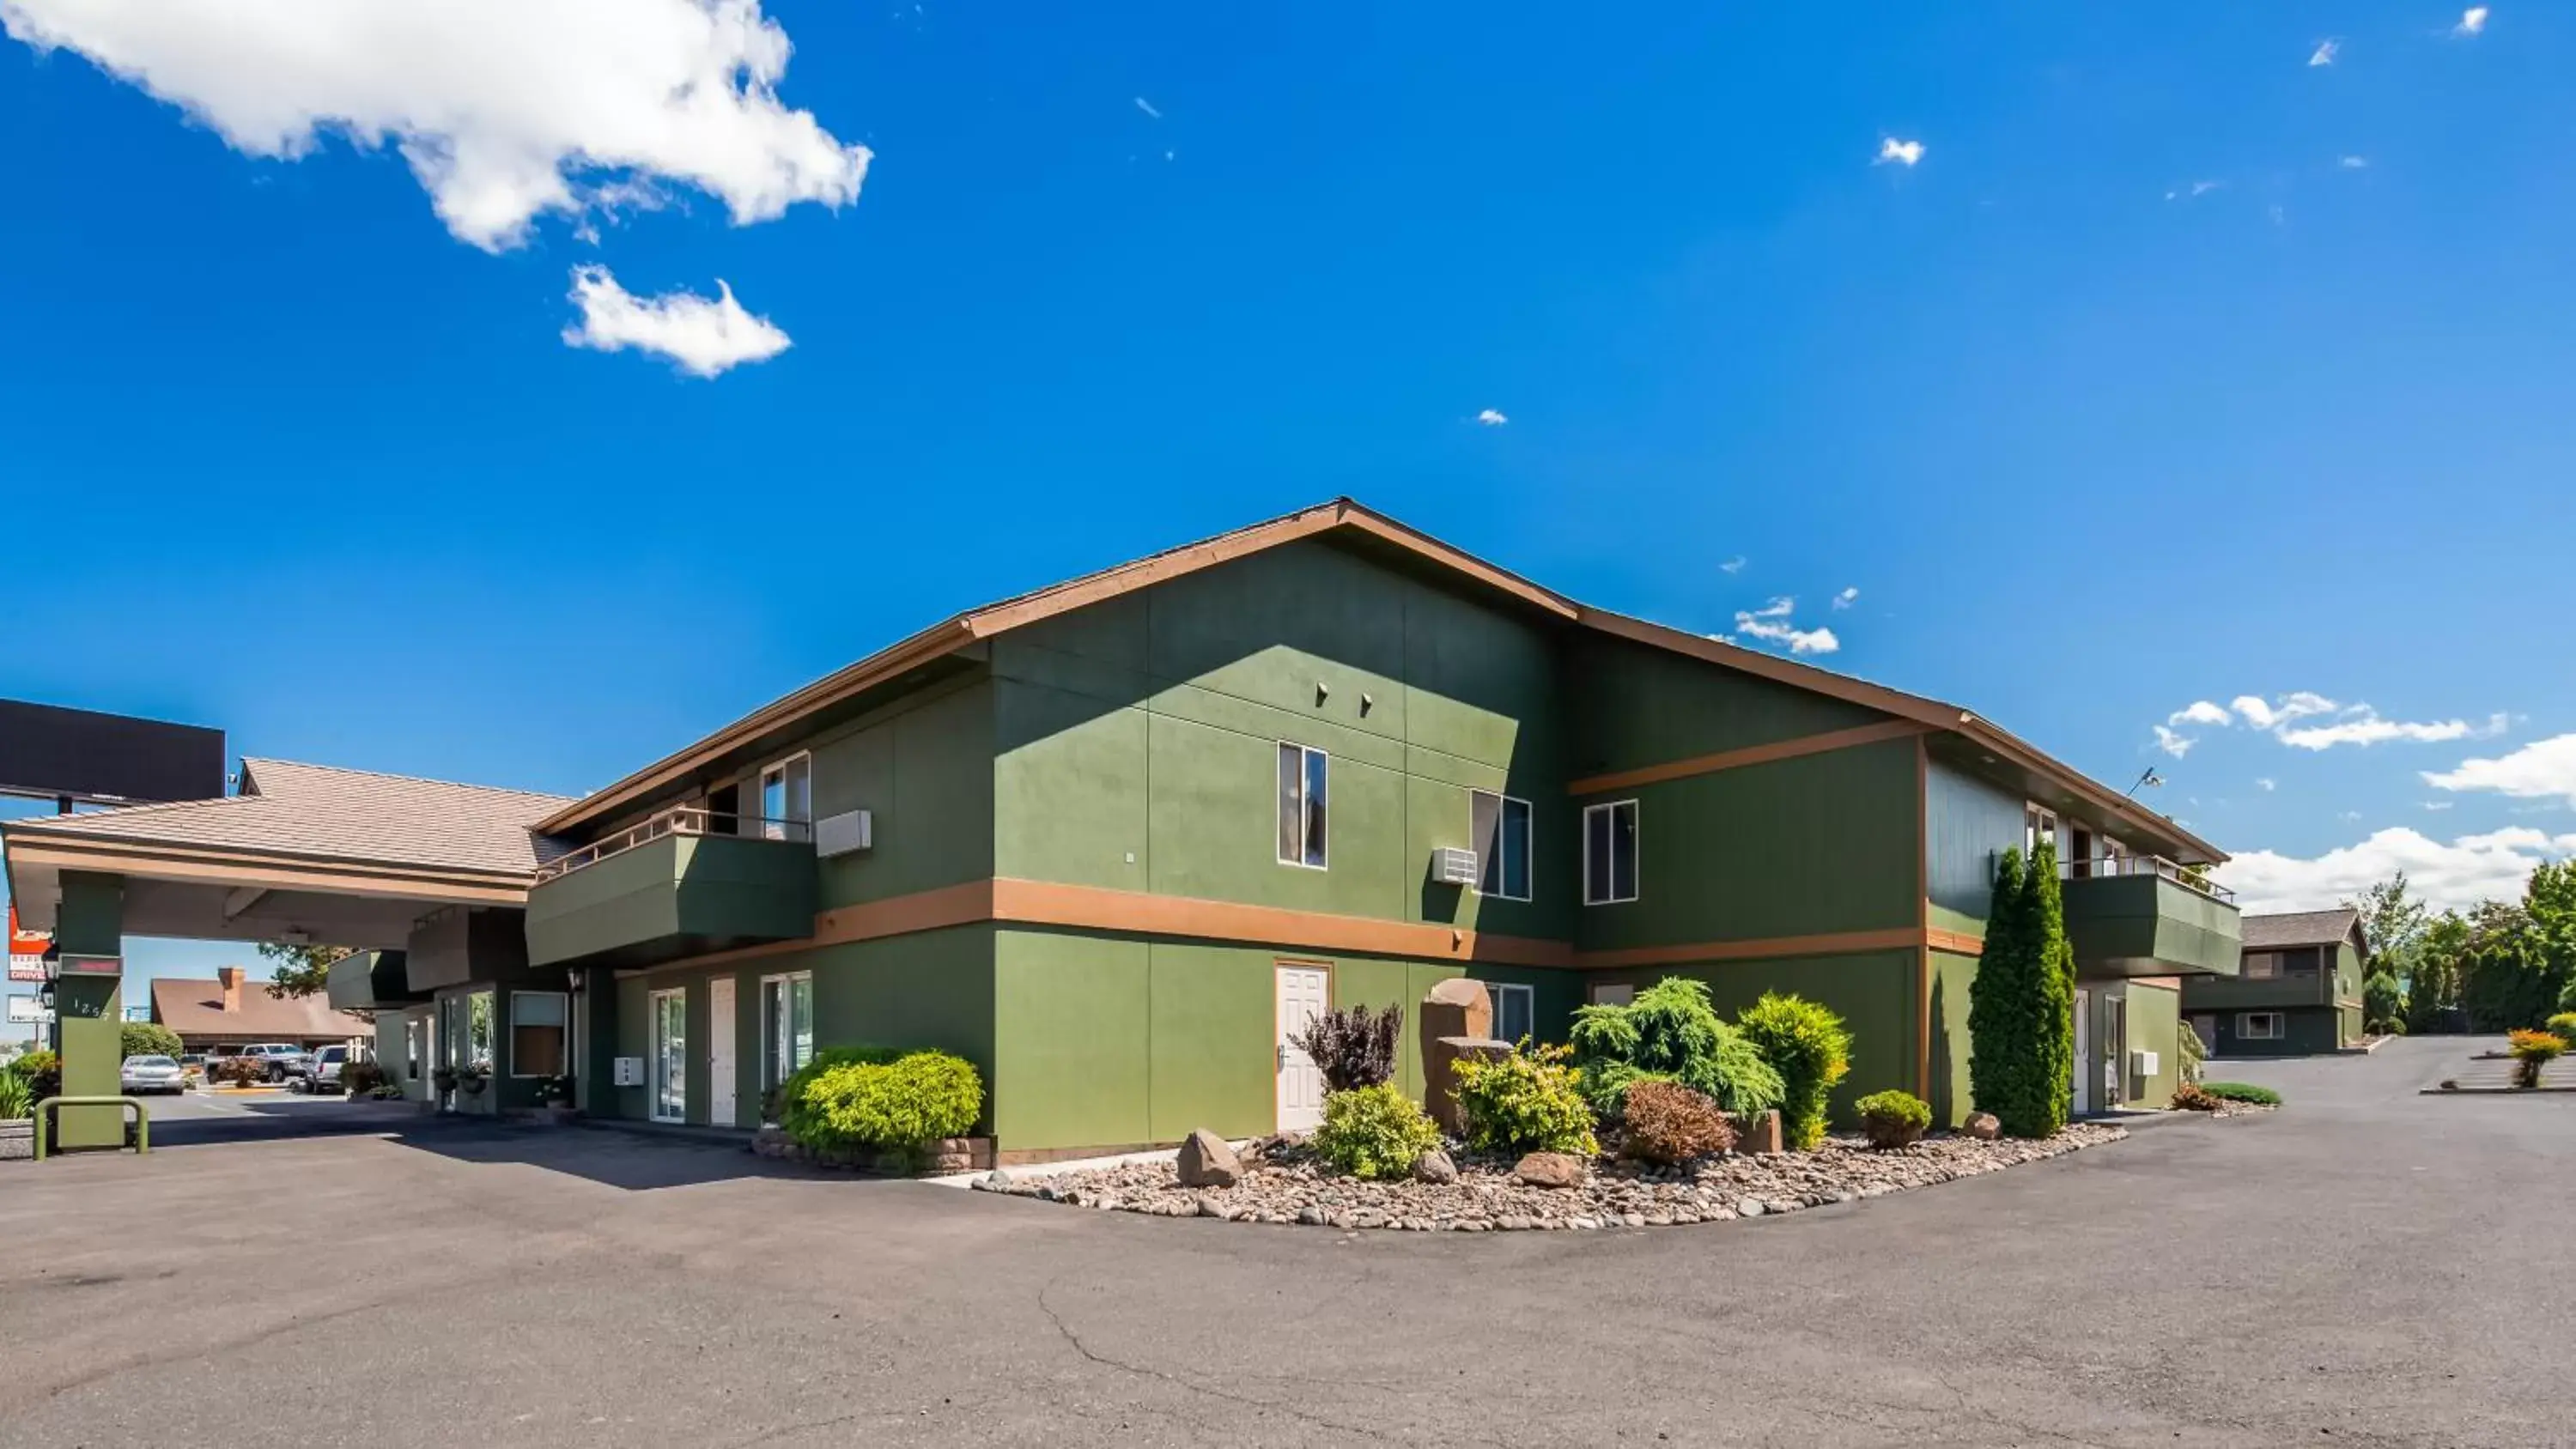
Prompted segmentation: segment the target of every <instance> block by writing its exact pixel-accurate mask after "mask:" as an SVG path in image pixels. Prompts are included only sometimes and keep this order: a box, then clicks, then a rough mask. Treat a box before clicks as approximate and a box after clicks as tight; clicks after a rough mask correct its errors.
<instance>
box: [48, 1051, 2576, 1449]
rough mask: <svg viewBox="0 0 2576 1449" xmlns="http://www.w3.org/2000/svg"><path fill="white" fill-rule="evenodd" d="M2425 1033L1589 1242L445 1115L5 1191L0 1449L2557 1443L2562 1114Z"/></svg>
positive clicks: (2247, 1071) (2567, 1196) (105, 1161)
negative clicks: (1776, 1201)
mask: <svg viewBox="0 0 2576 1449" xmlns="http://www.w3.org/2000/svg"><path fill="white" fill-rule="evenodd" d="M2466 1049H2467V1048H2466V1045H2465V1044H2464V1043H2463V1042H2461V1041H2460V1040H2458V1039H2449V1040H2424V1041H2405V1042H2398V1043H2394V1044H2392V1045H2391V1046H2390V1047H2389V1048H2387V1049H2385V1050H2383V1051H2382V1052H2381V1053H2379V1054H2378V1055H2376V1056H2373V1057H2367V1058H2336V1059H2330V1060H2323V1061H2309V1062H2278V1063H2256V1064H2244V1065H2241V1066H2233V1067H2230V1068H2228V1069H2227V1070H2225V1071H2224V1072H2223V1073H2219V1075H2225V1076H2229V1077H2235V1078H2238V1079H2243V1080H2254V1081H2262V1082H2265V1083H2268V1084H2271V1085H2276V1086H2279V1087H2280V1088H2282V1089H2283V1090H2284V1091H2285V1092H2287V1093H2289V1094H2290V1095H2291V1098H2292V1105H2291V1108H2290V1109H2289V1110H2288V1111H2285V1112H2282V1113H2279V1114H2275V1115H2268V1116H2258V1117H2251V1118H2245V1119H2239V1120H2233V1121H2227V1122H2208V1121H2201V1120H2193V1121H2188V1122H2181V1121H2176V1122H2163V1121H2159V1122H2157V1123H2156V1124H2154V1125H2152V1126H2148V1127H2144V1128H2141V1129H2140V1130H2138V1131H2137V1132H2136V1133H2135V1135H2134V1136H2133V1137H2132V1139H2131V1140H2130V1141H2128V1142H2125V1143H2120V1144H2115V1145H2113V1146H2109V1147H2105V1148H2101V1149H2097V1150H2094V1151H2088V1152H2083V1153H2079V1154H2076V1155H2075V1156H2073V1157H2071V1158H2067V1159H2063V1160H2061V1161H2057V1162H2052V1163H2044V1164H2039V1165H2036V1166H2031V1167H2024V1168H2017V1169H2014V1170H2013V1171H2011V1172H2008V1173H2003V1174H1998V1175H1996V1176H1993V1177H1988V1178H1982V1179H1976V1180H1972V1181H1967V1182H1962V1183H1957V1184H1953V1185H1950V1186H1947V1187H1941V1188H1934V1189H1930V1190H1927V1191H1922V1192H1916V1193H1909V1194H1903V1195H1899V1196H1895V1197H1889V1198H1884V1199H1879V1200H1875V1201H1867V1202H1861V1203H1854V1204H1850V1205H1846V1206H1842V1207H1834V1208H1825V1209H1816V1210H1811V1211H1808V1212H1804V1213H1799V1214H1796V1215H1794V1216H1790V1217H1786V1218H1778V1219H1762V1220H1757V1221H1749V1222H1736V1223H1724V1224H1712V1225H1706V1226H1701V1227H1692V1228H1666V1229H1652V1230H1646V1231H1641V1232H1620V1233H1607V1234H1585V1235H1570V1234H1535V1233H1532V1234H1512V1235H1482V1236H1467V1235H1452V1234H1437V1235H1408V1234H1385V1233H1380V1234H1360V1235H1356V1236H1346V1235H1343V1234H1339V1233H1335V1232H1332V1231H1330V1230H1325V1229H1300V1228H1261V1227H1250V1226H1244V1225H1237V1224H1226V1223H1217V1222H1209V1221H1198V1220H1187V1221H1170V1220H1158V1219H1145V1218H1137V1217H1131V1216H1128V1215H1126V1214H1102V1213H1092V1212H1085V1211H1080V1210H1074V1209H1067V1208H1061V1207H1055V1206H1050V1205H1046V1204H1041V1203H1035V1202H1029V1201H1021V1200H1006V1199H999V1198H992V1197H987V1196H985V1195H983V1194H980V1193H974V1194H968V1193H959V1192H956V1191H954V1190H952V1189H947V1188H940V1187H933V1186H928V1185H924V1184H917V1183H899V1182H865V1181H855V1180H849V1179H843V1178H833V1177H822V1176H811V1175H804V1174H800V1173H797V1172H794V1171H790V1170H782V1169H777V1168H774V1167H772V1166H770V1165H767V1164H762V1163H759V1162H757V1161H756V1160H755V1159H752V1158H751V1157H750V1156H749V1155H748V1154H745V1153H740V1152H735V1151H728V1150H724V1149H720V1148H717V1147H712V1146H698V1145H691V1144H674V1143H667V1142H660V1141H648V1140H643V1139H639V1138H637V1137H635V1136H632V1135H630V1134H625V1133H619V1132H611V1131H602V1130H582V1129H556V1130H553V1131H548V1130H545V1129H537V1128H497V1127H490V1126H476V1125H460V1124H447V1123H420V1124H415V1125H409V1126H406V1127H404V1128H403V1129H402V1131H401V1134H400V1135H395V1136H374V1135H365V1136H353V1135H342V1136H268V1137H257V1138H252V1139H247V1140H223V1141H208V1142H205V1143H204V1144H202V1145H193V1146H191V1145H179V1146H173V1147H169V1148H166V1149H165V1150H162V1151H159V1152H156V1153H154V1154H153V1155H152V1157H150V1158H149V1159H137V1158H134V1157H131V1156H124V1157H107V1156H87V1157H81V1158H75V1159H70V1160H65V1161H60V1162H53V1163H47V1164H44V1165H43V1166H41V1167H30V1166H28V1165H25V1164H17V1165H13V1166H12V1167H10V1168H7V1169H0V1243H5V1244H6V1245H7V1248H6V1252H5V1256H0V1300H5V1302H6V1304H7V1305H8V1307H7V1310H6V1311H5V1312H0V1362H5V1363H6V1364H7V1365H8V1368H9V1372H8V1373H7V1374H5V1375H0V1445H21V1444H24V1445H46V1446H72V1445H86V1446H108V1445H127V1444H138V1445H139V1444H167V1443H170V1442H173V1435H174V1434H177V1433H179V1432H180V1431H181V1430H182V1427H183V1426H184V1432H185V1437H186V1439H187V1441H188V1442H195V1443H224V1442H241V1441H245V1440H251V1439H258V1440H263V1441H265V1440H271V1439H274V1438H276V1437H278V1436H279V1435H281V1434H283V1435H287V1436H289V1437H293V1438H297V1439H304V1440H310V1441H313V1442H319V1443H328V1444H339V1443H361V1442H363V1443H367V1444H370V1445H381V1446H413V1445H418V1446H449V1445H457V1444H467V1443H473V1444H499V1445H518V1444H528V1445H540V1444H542V1445H587V1444H621V1443H622V1444H631V1443H637V1442H654V1443H666V1442H667V1443H684V1444H689V1445H693V1446H694V1445H708V1446H729V1445H750V1444H764V1445H824V1444H835V1445H837V1444H847V1443H856V1442H865V1443H870V1444H907V1445H908V1444H969V1443H971V1444H1031V1445H1037V1444H1044V1445H1050V1446H1056V1445H1083V1444H1121V1445H1127V1444H1174V1445H1234V1444H1263V1445H1272V1444H1359V1443H1372V1444H1375V1443H1390V1442H1392V1443H1439V1444H1453V1443H1475V1444H1509V1445H1519V1444H1551V1445H1594V1444H1626V1443H1635V1444H1644V1445H1652V1444H1660V1443H1677V1444H1748V1445H1752V1444H1759V1445H1782V1444H1799V1445H1804V1444H1832V1445H1917V1444H1979V1445H1985V1444H1993V1445H2060V1444H2063V1445H2101V1446H2131V1445H2137V1446H2144V1445H2158V1446H2172V1445H2282V1444H2294V1443H2295V1444H2316V1443H2347V1444H2349V1443H2360V1444H2366V1445H2396V1444H2406V1445H2442V1446H2458V1445H2490V1444H2491V1445H2511V1446H2516V1449H2528V1446H2533V1445H2546V1444H2567V1443H2571V1442H2576V1420H2571V1419H2570V1418H2569V1417H2568V1414H2567V1411H2566V1407H2565V1383H2566V1373H2565V1370H2566V1365H2567V1363H2568V1361H2569V1348H2568V1344H2569V1342H2570V1340H2569V1338H2568V1336H2567V1333H2566V1329H2565V1323H2566V1315H2565V1313H2564V1312H2563V1310H2562V1308H2561V1307H2560V1306H2559V1305H2560V1302H2561V1300H2562V1299H2563V1293H2562V1291H2561V1286H2560V1285H2564V1284H2566V1283H2569V1282H2571V1281H2576V1232H2571V1231H2570V1230H2569V1227H2568V1218H2567V1215H2566V1205H2567V1204H2568V1202H2569V1201H2571V1199H2576V1096H2554V1097H2548V1098H2537V1099H2535V1098H2520V1099H2507V1098H2499V1097H2481V1098H2473V1099H2471V1098H2451V1099H2442V1098H2427V1097H2421V1096H2418V1095H2416V1093H2415V1089H2416V1088H2417V1087H2418V1086H2421V1085H2423V1084H2425V1083H2427V1082H2429V1081H2431V1080H2433V1079H2435V1078H2436V1077H2438V1076H2440V1075H2442V1069H2443V1067H2444V1065H2445V1064H2446V1063H2449V1062H2451V1061H2454V1060H2456V1059H2457V1057H2458V1056H2460V1055H2462V1054H2463V1053H2464V1052H2465V1050H2466ZM317 1105H321V1106H325V1107H327V1106H329V1105H331V1104H329V1103H327V1102H326V1103H322V1104H317Z"/></svg>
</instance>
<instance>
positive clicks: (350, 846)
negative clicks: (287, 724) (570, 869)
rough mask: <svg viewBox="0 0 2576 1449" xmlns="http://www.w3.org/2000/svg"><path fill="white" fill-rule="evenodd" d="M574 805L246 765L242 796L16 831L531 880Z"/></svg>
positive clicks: (313, 768)
mask: <svg viewBox="0 0 2576 1449" xmlns="http://www.w3.org/2000/svg"><path fill="white" fill-rule="evenodd" d="M570 803H572V802H571V801H569V800H567V799H566V798H564V797H563V796H560V795H536V794H530V793H528V792H526V791H522V790H498V789H493V788H492V787H490V786H486V785H456V784H450V783H448V782H446V781H443V780H418V779H413V778H411V777H409V776H405V775H379V774H375V773H373V772H370V771H366V770H344V769H339V768H336V767H333V766H329V765H303V764H297V763H295V762H293V761H291V760H259V759H248V758H245V759H244V760H243V761H242V775H241V793H240V794H238V795H227V796H224V797H222V798H220V799H215V800H179V801H173V802H170V803H168V804H161V805H130V806H127V807H125V808H123V809H119V810H98V811H92V812H90V813H88V814H85V815H59V816H50V817H37V818H30V819H25V820H14V821H11V822H10V823H9V833H10V834H12V835H25V836H30V837H49V836H50V837H59V838H66V839H78V840H100V841H119V842H129V843H133V844H138V845H157V846H181V847H198V848H203V849H212V850H223V851H249V852H256V853H259V854H263V855H275V856H285V857H292V858H297V859H304V860H326V861H338V862H354V863H359V864H366V865H379V866H401V867H407V868H413V869H423V870H433V871H453V872H460V873H466V874H476V875H493V876H509V877H525V876H528V875H531V874H533V873H535V871H536V868H537V867H538V866H539V865H540V864H542V863H544V862H545V861H547V860H550V859H552V858H553V857H554V856H555V855H557V854H560V853H561V852H560V850H559V848H558V847H557V846H556V845H555V844H554V842H552V841H549V840H545V839H542V838H540V837H538V836H535V835H532V834H531V833H530V832H529V827H530V826H532V825H534V824H535V823H536V822H537V820H538V819H539V818H540V817H542V816H544V815H546V814H548V813H550V812H553V811H556V810H560V809H562V808H563V807H564V806H566V805H568V804H570Z"/></svg>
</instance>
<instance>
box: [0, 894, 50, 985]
mask: <svg viewBox="0 0 2576 1449" xmlns="http://www.w3.org/2000/svg"><path fill="white" fill-rule="evenodd" d="M53 944H54V938H53V937H51V936H48V935H46V934H45V933H44V932H42V931H21V930H19V929H18V903H17V902H15V901H11V902H10V903H9V979H10V980H12V981H42V980H44V979H45V951H46V950H47V948H49V947H51V946H52V945H53Z"/></svg>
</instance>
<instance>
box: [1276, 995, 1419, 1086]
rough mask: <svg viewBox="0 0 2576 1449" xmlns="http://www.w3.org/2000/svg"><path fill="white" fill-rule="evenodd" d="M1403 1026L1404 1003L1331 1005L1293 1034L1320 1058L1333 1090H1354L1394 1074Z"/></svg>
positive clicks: (1303, 1047)
mask: <svg viewBox="0 0 2576 1449" xmlns="http://www.w3.org/2000/svg"><path fill="white" fill-rule="evenodd" d="M1403 1030H1404V1008H1403V1007H1401V1006H1390V1007H1388V1008H1387V1009H1386V1010H1384V1011H1377V1012H1373V1011H1370V1010H1369V1009H1368V1008H1367V1007H1365V1006H1353V1007H1346V1008H1344V1009H1342V1010H1339V1011H1336V1010H1332V1009H1330V1008H1327V1009H1326V1010H1324V1011H1322V1012H1320V1013H1318V1014H1317V1015H1316V1017H1315V1019H1314V1020H1313V1021H1310V1022H1308V1023H1306V1028H1305V1030H1303V1031H1300V1032H1298V1033H1297V1034H1296V1035H1294V1036H1292V1037H1290V1038H1289V1040H1290V1041H1292V1042H1295V1043H1296V1045H1297V1049H1298V1050H1299V1051H1302V1052H1304V1053H1305V1054H1306V1055H1308V1056H1310V1057H1313V1058H1314V1059H1315V1067H1316V1069H1317V1070H1318V1071H1321V1072H1322V1073H1323V1074H1324V1086H1325V1089H1326V1090H1328V1091H1334V1092H1349V1091H1356V1090H1357V1089H1359V1088H1361V1087H1374V1086H1377V1085H1379V1084H1380V1083H1383V1082H1390V1081H1393V1080H1394V1079H1395V1063H1396V1055H1395V1044H1396V1037H1397V1035H1398V1033H1400V1032H1402V1031H1403Z"/></svg>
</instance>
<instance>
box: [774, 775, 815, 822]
mask: <svg viewBox="0 0 2576 1449" xmlns="http://www.w3.org/2000/svg"><path fill="white" fill-rule="evenodd" d="M786 776H787V778H786V781H785V787H786V788H785V790H784V791H783V792H782V793H783V794H784V795H785V797H786V798H785V800H784V801H783V802H782V808H781V809H780V810H779V812H778V813H779V816H780V818H781V819H784V820H786V821H788V822H790V823H791V824H792V825H794V826H795V827H796V828H795V829H793V830H791V831H789V832H788V838H789V839H790V840H802V839H804V838H805V830H804V827H805V826H806V825H807V824H808V823H809V822H811V821H812V820H813V818H814V761H813V760H812V759H811V758H809V757H805V756H799V757H797V758H796V759H793V760H789V761H788V762H787V768H786Z"/></svg>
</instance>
